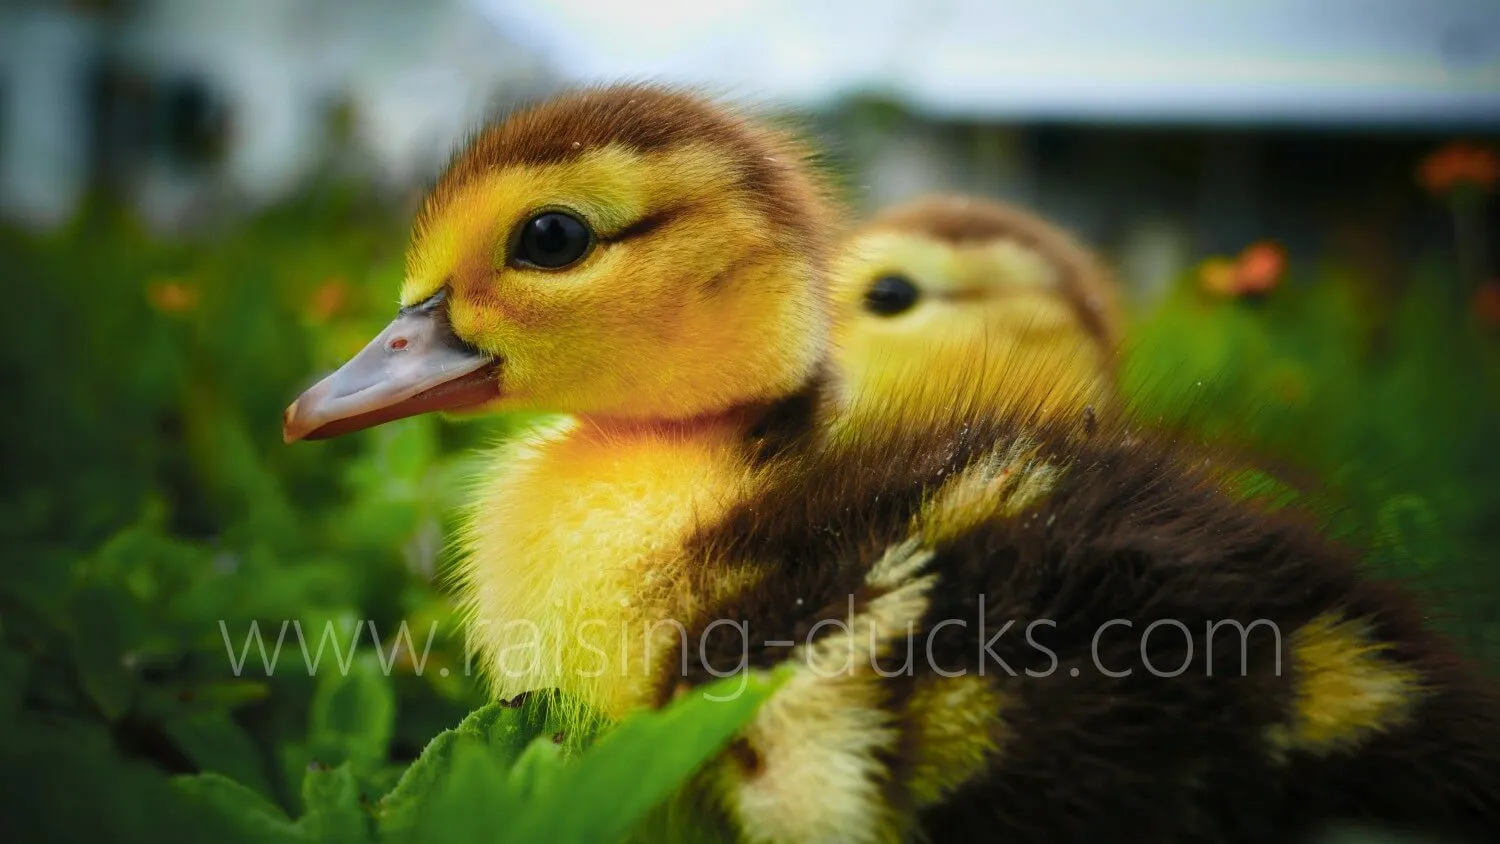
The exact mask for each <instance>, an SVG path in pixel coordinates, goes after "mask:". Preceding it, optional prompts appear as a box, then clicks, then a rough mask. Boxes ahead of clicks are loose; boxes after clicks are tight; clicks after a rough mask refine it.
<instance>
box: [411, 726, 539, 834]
mask: <svg viewBox="0 0 1500 844" xmlns="http://www.w3.org/2000/svg"><path fill="white" fill-rule="evenodd" d="M519 808H520V806H519V802H518V801H517V800H516V798H515V796H514V795H513V794H512V793H511V792H510V790H509V788H508V786H507V783H506V779H505V771H504V768H503V766H502V765H501V763H500V762H499V761H498V760H496V759H495V758H494V757H493V756H492V755H491V754H490V753H489V750H488V749H487V748H486V747H484V746H483V745H482V744H481V743H480V742H479V741H477V740H475V739H473V738H472V737H464V736H460V737H458V739H457V740H456V741H455V743H454V745H453V748H452V758H451V763H450V765H449V768H448V771H447V772H446V773H445V774H444V776H443V777H442V779H441V781H440V782H439V784H438V786H437V788H436V789H435V791H434V793H433V796H432V798H431V800H430V803H429V805H428V806H426V807H425V808H424V811H423V812H422V813H421V815H420V817H419V818H418V824H417V827H416V830H415V834H414V836H413V837H412V839H411V840H415V841H442V842H444V844H467V842H472V844H495V842H502V841H520V840H522V839H517V838H514V837H513V836H512V835H511V833H510V827H511V825H512V822H513V819H514V817H515V815H516V813H517V811H518V810H519Z"/></svg>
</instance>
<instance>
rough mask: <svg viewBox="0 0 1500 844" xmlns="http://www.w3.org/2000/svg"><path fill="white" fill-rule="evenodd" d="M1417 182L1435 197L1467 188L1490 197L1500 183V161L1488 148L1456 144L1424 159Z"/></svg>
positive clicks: (1419, 168)
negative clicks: (1488, 194) (1465, 186)
mask: <svg viewBox="0 0 1500 844" xmlns="http://www.w3.org/2000/svg"><path fill="white" fill-rule="evenodd" d="M1417 181H1418V182H1420V183H1421V185H1422V187H1424V188H1426V189H1427V190H1428V191H1430V192H1432V193H1435V194H1446V193H1449V192H1450V191H1452V190H1454V189H1455V188H1458V187H1461V186H1464V185H1469V186H1473V187H1477V188H1479V189H1480V190H1482V191H1484V192H1485V193H1489V192H1490V191H1492V190H1494V189H1495V184H1496V182H1500V160H1497V159H1496V157H1495V153H1494V151H1493V150H1490V149H1488V148H1486V147H1481V146H1476V145H1474V144H1469V143H1464V142H1463V141H1455V142H1454V143H1451V144H1449V145H1447V146H1445V147H1442V148H1441V149H1438V150H1437V151H1435V152H1433V153H1432V154H1430V155H1428V156H1427V157H1426V158H1424V159H1422V164H1421V166H1420V167H1418V168H1417Z"/></svg>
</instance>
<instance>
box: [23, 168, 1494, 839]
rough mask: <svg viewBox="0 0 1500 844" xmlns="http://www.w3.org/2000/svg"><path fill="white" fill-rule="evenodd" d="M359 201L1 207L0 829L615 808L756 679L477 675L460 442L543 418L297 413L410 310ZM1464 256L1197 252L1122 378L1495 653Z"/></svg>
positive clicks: (270, 830) (706, 751) (388, 251)
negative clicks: (644, 690)
mask: <svg viewBox="0 0 1500 844" xmlns="http://www.w3.org/2000/svg"><path fill="white" fill-rule="evenodd" d="M372 205H374V203H370V202H368V201H366V200H365V199H364V198H362V197H360V196H358V195H355V194H339V193H337V192H335V193H332V194H322V195H319V196H318V197H317V198H316V199H310V200H308V201H305V202H302V203H298V204H294V205H290V206H288V207H285V208H281V209H277V210H275V211H273V212H270V213H266V214H263V215H261V216H259V217H257V218H256V219H254V220H252V221H250V222H249V223H248V224H246V225H243V226H240V227H237V228H235V229H234V230H233V231H231V232H228V233H224V234H220V235H215V236H211V237H204V238H199V239H195V240H190V241H182V242H178V241H165V240H160V239H157V238H154V237H152V236H150V235H148V234H147V233H146V232H145V231H144V230H142V229H141V228H139V227H138V226H137V225H136V224H135V223H134V222H133V221H132V220H131V219H129V218H127V217H122V216H118V215H115V214H113V213H110V212H108V211H103V210H99V209H94V210H92V211H90V213H88V214H85V215H84V216H82V217H81V218H80V219H79V220H78V221H77V222H76V223H75V224H73V225H71V226H70V227H68V228H66V229H63V230H60V231H57V232H53V233H49V234H44V235H23V234H19V233H15V232H0V254H3V262H0V263H3V266H4V267H5V273H6V278H7V280H8V281H9V284H8V287H9V289H10V290H11V291H12V303H13V305H12V316H13V319H12V322H11V323H10V329H9V332H8V342H7V343H6V344H5V348H4V352H3V354H0V367H3V377H4V383H5V385H6V388H7V397H8V398H9V400H10V412H8V413H6V414H3V415H0V449H3V450H4V467H5V468H4V471H5V477H6V480H7V483H6V484H5V486H4V493H3V495H4V506H3V507H0V539H3V542H4V549H5V553H4V558H3V561H0V566H3V575H0V724H3V725H4V727H3V737H0V809H3V814H4V817H6V818H7V829H8V832H9V833H10V834H12V835H18V836H19V838H20V839H21V840H33V839H34V840H57V841H74V840H91V841H92V840H131V841H134V840H153V841H163V840H177V839H181V840H184V841H202V840H220V841H241V840H244V841H314V840H316V841H350V842H353V841H371V840H376V839H377V838H378V839H380V840H393V841H394V840H413V841H415V840H445V841H466V840H476V841H477V840H481V839H483V840H538V839H536V838H535V837H536V836H540V835H542V834H550V835H553V836H557V837H561V838H562V839H563V840H571V841H612V840H618V839H619V838H620V837H621V836H623V835H625V834H626V833H628V832H629V831H630V830H632V829H636V828H637V824H638V823H640V822H641V821H642V819H643V818H646V817H647V816H648V813H653V812H659V811H660V810H662V808H663V805H664V804H662V800H663V799H664V798H666V797H667V795H668V794H669V793H670V792H671V791H672V790H673V788H675V787H676V785H677V784H678V783H679V782H681V781H682V780H683V779H684V778H685V777H686V776H688V775H689V774H690V773H691V772H692V771H693V770H694V769H695V768H696V767H697V766H698V765H699V764H701V763H702V761H703V760H704V759H705V758H707V756H708V755H710V754H711V753H712V752H714V750H715V749H716V748H718V747H720V746H722V744H723V742H724V741H725V740H727V738H728V736H729V734H730V732H731V731H732V730H734V729H735V728H736V727H737V726H738V725H739V724H740V723H742V722H743V720H744V719H745V718H746V717H748V715H749V711H750V708H752V707H753V706H754V705H755V703H756V702H757V701H758V700H759V699H760V697H761V696H763V695H764V693H765V691H766V689H767V688H768V686H767V685H765V684H761V685H757V686H755V687H753V688H752V690H751V693H749V694H746V695H745V696H743V697H742V698H740V699H739V700H738V701H737V702H736V703H735V704H733V705H715V706H694V705H693V701H692V700H686V701H684V702H683V705H682V706H681V707H680V708H673V709H671V710H668V711H665V712H663V713H659V714H653V715H650V716H645V717H643V718H641V719H639V720H636V721H631V722H628V725H627V726H625V727H621V728H619V729H617V730H615V731H612V732H610V733H608V734H606V736H605V737H604V738H601V739H600V740H599V741H598V743H597V744H592V745H591V743H590V739H589V737H584V736H571V737H569V736H564V737H562V739H563V741H562V743H561V744H556V743H554V741H553V738H554V736H553V731H552V729H551V728H550V727H549V722H548V719H547V715H546V707H545V706H544V705H542V704H536V705H530V704H529V705H527V706H523V707H514V708H512V707H507V706H505V705H502V704H487V702H486V700H485V696H484V694H483V693H482V690H481V688H480V687H479V685H478V683H477V680H476V678H475V677H474V676H473V672H472V671H471V670H470V665H469V662H468V660H467V654H466V651H465V648H464V641H463V632H462V625H461V624H460V622H459V620H458V619H457V618H455V617H454V616H453V614H452V610H451V605H450V603H449V600H448V596H447V595H446V593H445V590H444V586H443V575H444V572H445V571H446V566H445V563H446V561H445V558H444V557H443V548H444V537H445V536H446V535H447V534H448V532H449V530H450V528H451V524H450V523H449V519H451V518H452V514H453V513H454V511H455V506H454V505H455V504H456V502H455V500H454V496H455V495H457V494H459V493H460V492H461V490H462V483H461V479H462V478H463V476H464V474H465V473H466V472H468V471H470V470H471V469H472V464H471V463H469V462H468V460H469V459H470V456H471V455H472V454H473V453H474V447H475V446H477V445H480V444H482V443H484V442H487V441H489V440H493V439H496V438H499V437H503V436H506V435H507V434H509V433H510V432H511V431H512V430H513V428H514V427H515V426H518V425H524V424H526V420H487V421H479V422H470V423H466V424H449V423H446V422H442V421H440V420H437V419H434V418H431V417H428V418H417V419H411V420H405V421H402V422H399V423H394V424H391V425H388V426H383V427H381V428H377V429H375V430H372V431H368V432H365V433H362V434H359V435H356V436H352V437H349V438H345V439H339V440H333V441H329V442H327V443H312V444H305V445H299V446H298V447H296V448H287V447H285V446H284V445H283V444H282V443H281V440H280V413H281V410H282V408H283V407H284V406H285V404H286V402H287V401H288V400H289V399H290V398H291V397H293V396H294V395H295V394H296V393H297V392H298V388H299V387H301V386H303V385H304V384H305V383H307V380H308V378H309V377H310V376H311V375H312V374H314V373H317V372H319V371H322V370H326V369H328V368H330V367H332V366H333V365H335V364H336V363H337V362H339V361H341V360H342V359H344V358H345V357H347V356H348V355H349V354H351V353H352V352H353V351H354V350H356V349H357V348H358V347H359V346H360V345H361V344H362V343H363V342H364V339H365V338H367V337H369V336H371V335H373V334H374V333H375V331H376V330H378V328H379V327H380V326H381V325H383V324H384V322H385V321H386V320H387V319H388V318H389V316H390V313H391V312H392V310H393V308H394V300H393V297H394V291H395V290H396V289H397V285H398V282H399V279H400V276H401V252H402V249H403V247H404V243H405V233H404V231H403V227H402V225H401V224H399V223H396V222H393V221H391V220H388V219H386V218H384V217H380V216H374V215H372V214H370V213H368V212H365V211H363V210H362V209H365V208H368V207H371V206H372ZM1443 285H1444V278H1443V277H1442V276H1441V274H1436V273H1424V272H1421V271H1414V274H1413V275H1412V277H1411V280H1410V284H1409V285H1408V288H1407V293H1406V296H1405V298H1404V299H1403V300H1402V301H1400V302H1396V303H1388V305H1387V306H1386V307H1382V308H1371V307H1370V306H1369V304H1368V303H1367V302H1366V301H1365V300H1364V299H1363V298H1362V297H1361V295H1360V289H1359V282H1358V280H1357V279H1352V278H1347V277H1345V276H1343V275H1341V274H1340V273H1339V272H1338V271H1337V270H1336V269H1334V268H1308V269H1306V270H1305V271H1300V272H1294V277H1293V278H1292V279H1291V280H1289V282H1288V283H1287V284H1286V285H1284V286H1283V287H1282V288H1281V289H1279V290H1277V291H1275V292H1274V293H1272V294H1271V295H1270V296H1269V297H1268V298H1267V299H1266V300H1264V301H1261V302H1250V301H1231V300H1210V299H1206V298H1204V297H1203V295H1202V294H1200V293H1198V292H1197V288H1196V287H1195V286H1194V285H1193V284H1192V283H1191V280H1184V283H1183V284H1182V285H1181V286H1180V287H1179V289H1178V290H1177V291H1176V293H1175V294H1174V295H1173V297H1172V298H1171V299H1170V300H1169V301H1168V302H1167V303H1166V304H1165V305H1164V306H1162V307H1161V308H1159V309H1154V310H1153V311H1152V312H1151V313H1149V314H1145V315H1143V316H1142V318H1141V319H1140V321H1139V325H1138V326H1137V331H1136V336H1135V341H1134V344H1133V346H1132V349H1133V351H1132V354H1131V356H1130V358H1129V365H1128V366H1127V369H1126V378H1125V381H1126V384H1127V386H1128V387H1129V388H1130V389H1131V390H1132V391H1134V392H1136V393H1137V394H1138V396H1139V409H1140V412H1141V413H1142V414H1143V415H1144V416H1145V417H1146V418H1147V419H1150V420H1153V421H1155V422H1159V423H1162V424H1169V425H1180V426H1184V427H1188V428H1190V429H1193V430H1195V431H1198V432H1201V433H1203V434H1204V435H1212V436H1228V437H1231V438H1233V439H1237V440H1240V441H1242V442H1244V443H1245V444H1246V445H1249V446H1253V447H1255V448H1257V449H1259V450H1261V451H1262V452H1263V453H1265V454H1267V455H1270V456H1274V457H1275V458H1276V459H1277V460H1278V461H1285V463H1284V465H1285V466H1296V467H1301V468H1303V469H1305V470H1306V471H1308V472H1309V473H1311V475H1312V476H1313V477H1316V478H1319V479H1321V480H1323V481H1324V482H1326V483H1327V485H1328V486H1329V488H1330V493H1331V498H1332V499H1333V500H1336V501H1338V502H1339V503H1340V504H1341V506H1342V508H1343V509H1342V510H1341V511H1340V512H1339V513H1338V514H1336V515H1337V518H1338V519H1339V522H1340V524H1342V525H1344V526H1345V527H1347V528H1348V529H1349V530H1351V531H1363V532H1365V533H1367V534H1372V535H1373V536H1374V538H1375V539H1376V540H1377V541H1378V546H1377V548H1378V550H1377V554H1376V556H1377V562H1378V563H1380V564H1382V565H1386V566H1389V567H1391V568H1392V569H1394V570H1402V571H1407V572H1417V573H1419V574H1421V575H1423V576H1427V577H1429V578H1430V579H1431V580H1432V581H1433V582H1434V583H1436V584H1437V585H1438V586H1439V587H1457V588H1455V589H1452V590H1451V596H1452V598H1453V601H1452V603H1451V607H1453V608H1454V610H1455V611H1454V613H1453V616H1454V619H1453V623H1454V624H1455V625H1457V626H1460V627H1461V629H1462V632H1464V633H1465V634H1466V635H1468V636H1469V638H1470V639H1471V640H1472V641H1474V642H1475V643H1476V647H1481V648H1483V649H1487V650H1488V651H1491V652H1492V651H1494V649H1495V648H1496V647H1500V637H1497V635H1496V629H1495V625H1494V624H1493V623H1491V622H1488V621H1485V620H1486V619H1489V618H1493V617H1494V612H1493V610H1494V597H1493V596H1495V595H1497V594H1500V591H1497V587H1500V570H1497V569H1495V567H1493V566H1490V565H1489V564H1488V560H1489V558H1490V557H1491V556H1492V555H1493V552H1494V550H1495V549H1496V548H1497V547H1500V535H1497V531H1500V520H1497V519H1495V518H1494V516H1495V515H1496V513H1495V504H1496V496H1495V494H1494V493H1493V492H1492V489H1493V487H1494V486H1495V484H1494V482H1493V481H1492V478H1493V477H1494V475H1495V471H1496V469H1497V468H1500V467H1497V460H1500V458H1497V457H1496V456H1495V450H1494V449H1493V448H1492V447H1491V445H1490V442H1489V437H1490V436H1491V428H1492V427H1493V423H1494V420H1495V419H1496V418H1497V416H1496V413H1495V411H1496V409H1497V403H1500V392H1497V390H1496V387H1497V385H1500V382H1497V371H1500V370H1497V351H1496V343H1495V340H1494V337H1493V336H1492V335H1488V334H1486V333H1485V332H1484V331H1483V330H1482V329H1480V328H1479V327H1478V326H1476V325H1474V324H1472V322H1471V321H1470V320H1469V318H1468V317H1467V316H1466V315H1465V314H1464V313H1462V312H1460V311H1459V310H1458V309H1456V308H1455V307H1454V306H1453V305H1452V304H1451V302H1452V297H1451V296H1448V295H1447V293H1446V288H1445V287H1444V286H1443ZM313 666H321V669H320V670H314V669H313ZM335 667H336V668H337V670H333V669H334V668H335ZM454 725H457V726H456V727H455V726H454ZM434 736H436V738H434ZM586 746H587V750H583V749H584V748H585V747H586ZM424 748H425V750H424ZM579 751H583V752H581V753H580V752H579ZM574 757H577V758H574ZM580 795H586V796H584V797H580ZM601 795H611V796H610V798H609V799H604V798H603V797H601ZM579 802H586V805H587V808H588V811H586V812H583V811H578V810H577V809H576V807H573V806H572V805H571V804H574V803H579Z"/></svg>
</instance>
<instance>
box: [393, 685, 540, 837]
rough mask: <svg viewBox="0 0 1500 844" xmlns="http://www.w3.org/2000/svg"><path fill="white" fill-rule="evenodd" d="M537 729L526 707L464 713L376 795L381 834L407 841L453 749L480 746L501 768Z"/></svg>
mask: <svg viewBox="0 0 1500 844" xmlns="http://www.w3.org/2000/svg"><path fill="white" fill-rule="evenodd" d="M543 729H544V726H543V724H542V716H541V714H540V713H539V711H538V709H537V708H536V707H532V706H523V707H515V706H510V705H508V704H504V703H491V704H488V705H486V706H482V707H480V708H479V709H476V710H474V711H473V712H471V713H469V714H468V715H467V716H466V717H465V718H464V719H463V721H461V722H460V723H459V725H458V726H457V727H455V728H453V729H451V730H445V731H443V732H442V733H439V734H438V736H437V737H436V738H434V739H433V740H432V741H431V742H429V743H428V745H427V747H426V748H424V749H423V750H422V754H421V756H419V757H418V758H417V760H416V761H415V762H413V763H412V764H411V766H410V767H409V768H407V769H406V772H405V773H403V774H402V775H401V779H400V780H399V781H398V782H397V783H396V786H395V787H394V788H393V789H391V792H390V793H389V794H387V795H386V796H385V797H384V798H382V799H381V801H380V803H379V805H378V806H377V808H376V817H377V818H378V819H379V820H380V825H381V832H382V835H383V836H384V837H386V838H387V839H388V840H411V838H410V836H412V835H413V834H414V833H415V831H416V830H417V828H418V825H419V823H420V822H421V821H420V819H421V817H422V816H423V815H424V814H425V813H426V812H427V811H429V810H430V808H431V798H432V795H433V794H435V793H436V791H437V790H438V789H439V787H440V786H442V785H443V783H444V782H446V780H447V777H448V776H449V775H450V774H451V773H452V770H453V764H454V763H453V759H454V755H455V751H456V748H458V747H460V746H467V747H477V748H480V749H482V750H483V751H484V752H485V754H486V756H487V757H488V758H489V759H490V760H491V761H492V762H494V764H495V765H496V767H497V770H504V769H506V768H508V767H509V766H510V765H511V763H512V762H513V761H514V760H516V759H517V758H518V757H520V756H521V755H522V753H523V752H524V750H525V749H526V747H527V745H528V743H529V742H530V741H531V740H532V739H534V738H536V737H537V736H538V735H539V734H540V733H541V731H542V730H543ZM549 743H550V742H549ZM465 752H467V751H465Z"/></svg>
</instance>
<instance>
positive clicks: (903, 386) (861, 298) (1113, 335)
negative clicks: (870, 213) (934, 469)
mask: <svg viewBox="0 0 1500 844" xmlns="http://www.w3.org/2000/svg"><path fill="white" fill-rule="evenodd" d="M833 275H834V288H833V290H834V302H835V312H836V314H837V315H838V317H839V319H838V320H837V323H836V330H835V349H836V358H837V361H838V364H839V367H840V369H841V371H842V372H843V374H844V375H845V378H846V382H847V384H846V388H847V389H848V391H849V393H850V395H851V397H852V401H853V404H854V406H855V408H856V409H857V410H861V409H862V410H866V411H868V412H870V413H875V414H880V415H886V416H889V415H890V414H891V413H893V412H898V411H899V412H903V413H907V412H909V413H915V414H923V413H929V412H930V408H931V407H932V406H945V405H947V404H949V403H951V402H952V401H953V400H954V395H955V394H954V391H953V386H954V384H953V378H952V377H951V376H950V375H948V373H956V372H962V373H965V374H966V375H968V376H969V377H970V378H972V379H974V380H975V382H976V383H971V384H965V385H963V386H964V392H965V394H968V395H974V396H987V397H992V400H993V401H994V402H996V403H997V404H1000V405H1003V406H1008V407H1013V406H1019V405H1024V406H1027V407H1031V408H1034V409H1036V410H1037V411H1039V412H1042V413H1057V412H1061V413H1079V412H1082V411H1083V410H1084V408H1086V407H1088V406H1090V405H1094V404H1098V403H1100V402H1103V401H1106V400H1108V399H1109V398H1110V396H1111V394H1112V391H1113V387H1114V363H1115V360H1114V355H1115V351H1116V348H1117V346H1118V343H1119V339H1120V331H1121V325H1120V324H1121V316H1120V313H1119V302H1118V297H1117V294H1116V289H1115V284H1114V281H1113V278H1112V275H1111V273H1110V271H1109V269H1108V267H1107V266H1106V265H1105V264H1104V262H1103V261H1102V260H1101V259H1100V258H1099V257H1098V256H1097V255H1095V254H1094V253H1093V252H1092V251H1091V250H1089V249H1088V248H1087V247H1085V246H1084V245H1083V244H1081V243H1080V242H1079V241H1077V240H1076V239H1075V238H1074V237H1073V236H1072V235H1070V234H1069V233H1068V232H1066V231H1064V230H1063V229H1061V228H1060V227H1058V226H1056V225H1055V224H1053V223H1051V222H1048V221H1047V220H1045V219H1042V218H1041V217H1039V216H1037V215H1036V214H1033V213H1031V212H1029V211H1027V210H1025V209H1022V208H1019V207H1016V206H1012V205H1006V204H1003V203H999V202H993V201H990V200H985V199H979V198H975V197H967V196H947V195H941V196H932V197H925V198H922V199H918V200H915V201H912V202H908V203H905V204H902V205H899V206H896V207H894V208H890V209H888V210H886V211H884V212H882V213H880V214H878V215H877V216H875V217H874V218H873V219H872V220H870V221H869V222H868V223H867V224H866V225H864V226H863V227H862V228H860V229H859V230H858V231H856V232H855V233H854V234H853V235H852V236H851V237H850V238H849V239H848V241H847V242H846V246H845V248H844V250H843V252H842V253H841V255H840V256H839V259H838V261H837V263H836V265H835V269H834V274H833Z"/></svg>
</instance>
